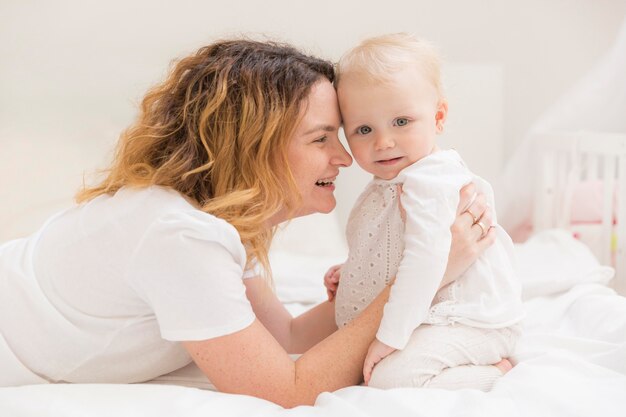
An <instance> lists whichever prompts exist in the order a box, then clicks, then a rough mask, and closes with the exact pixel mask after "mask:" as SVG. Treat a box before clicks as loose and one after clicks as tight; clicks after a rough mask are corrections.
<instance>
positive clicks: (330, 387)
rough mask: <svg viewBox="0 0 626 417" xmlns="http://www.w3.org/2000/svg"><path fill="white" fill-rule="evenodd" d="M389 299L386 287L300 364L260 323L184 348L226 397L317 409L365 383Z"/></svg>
mask: <svg viewBox="0 0 626 417" xmlns="http://www.w3.org/2000/svg"><path fill="white" fill-rule="evenodd" d="M388 296H389V288H385V289H384V290H383V291H382V292H381V294H379V295H378V297H376V299H374V301H373V302H372V303H371V304H370V305H369V306H368V307H367V308H366V309H365V310H364V311H363V313H362V314H361V315H360V316H358V317H357V318H356V319H354V320H353V321H352V322H351V323H350V324H349V325H347V326H345V327H343V328H341V329H340V330H338V331H336V332H335V333H333V334H332V335H330V336H329V337H327V338H326V339H324V340H322V341H321V342H320V343H318V344H317V345H315V346H314V347H313V348H311V349H310V350H308V351H307V352H306V353H304V354H303V355H302V356H301V357H300V358H299V359H298V360H297V361H296V362H293V361H292V360H291V358H290V357H289V356H288V355H287V352H286V351H285V349H283V347H282V346H281V345H280V344H279V343H278V342H277V340H276V339H275V338H274V337H273V336H272V335H271V334H270V332H269V331H268V330H267V329H266V328H265V327H264V326H263V325H262V324H261V323H260V322H259V321H258V320H255V321H254V322H253V324H252V325H250V326H249V327H247V328H245V329H244V330H241V331H239V332H236V333H233V334H230V335H226V336H221V337H217V338H214V339H209V340H203V341H194V342H184V343H183V344H184V346H185V348H186V349H187V351H188V352H189V354H190V355H191V357H192V358H193V360H194V362H196V364H197V365H198V366H199V367H200V369H202V371H203V372H204V373H205V374H206V375H207V377H208V378H209V379H210V380H211V382H212V383H213V384H214V385H215V387H216V388H217V389H218V390H220V391H222V392H229V393H237V394H247V395H253V396H256V397H259V398H263V399H266V400H269V401H272V402H275V403H277V404H279V405H281V406H283V407H295V406H297V405H304V404H313V403H314V401H315V398H316V397H317V396H318V395H319V394H320V393H321V392H324V391H334V390H337V389H339V388H343V387H346V386H349V385H355V384H358V383H359V382H361V379H362V372H361V371H362V364H363V360H364V359H365V355H366V353H367V348H368V347H369V344H370V343H371V342H372V340H373V339H374V336H375V334H376V331H377V329H378V325H379V323H380V318H381V316H382V310H383V306H384V304H385V302H386V301H387V298H388ZM318 314H321V313H318Z"/></svg>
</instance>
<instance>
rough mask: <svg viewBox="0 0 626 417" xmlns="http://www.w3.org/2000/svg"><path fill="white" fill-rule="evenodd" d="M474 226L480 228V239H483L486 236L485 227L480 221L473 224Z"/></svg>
mask: <svg viewBox="0 0 626 417" xmlns="http://www.w3.org/2000/svg"><path fill="white" fill-rule="evenodd" d="M474 224H475V225H476V226H478V227H480V237H481V238H483V237H485V235H486V234H487V230H488V229H487V226H485V224H484V223H483V222H481V221H477V222H476V223H474Z"/></svg>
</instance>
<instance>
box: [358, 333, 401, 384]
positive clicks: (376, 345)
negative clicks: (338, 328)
mask: <svg viewBox="0 0 626 417" xmlns="http://www.w3.org/2000/svg"><path fill="white" fill-rule="evenodd" d="M395 350H396V349H394V348H392V347H391V346H387V345H386V344H384V343H383V342H381V341H379V340H378V339H374V341H373V342H372V344H371V345H370V348H369V349H368V351H367V356H366V357H365V363H364V364H363V379H364V380H365V385H368V384H369V382H370V378H371V377H372V371H373V370H374V366H376V364H377V363H378V362H380V361H381V360H383V358H385V357H386V356H388V355H389V354H391V353H393V352H394V351H395Z"/></svg>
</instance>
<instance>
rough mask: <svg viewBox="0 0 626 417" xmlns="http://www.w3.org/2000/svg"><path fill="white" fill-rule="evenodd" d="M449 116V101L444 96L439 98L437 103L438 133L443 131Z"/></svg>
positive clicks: (436, 125) (436, 124)
mask: <svg viewBox="0 0 626 417" xmlns="http://www.w3.org/2000/svg"><path fill="white" fill-rule="evenodd" d="M447 117H448V101H447V100H446V99H444V98H442V99H441V100H439V103H438V104H437V113H436V114H435V128H436V130H437V133H441V132H443V124H444V123H445V122H446V118H447Z"/></svg>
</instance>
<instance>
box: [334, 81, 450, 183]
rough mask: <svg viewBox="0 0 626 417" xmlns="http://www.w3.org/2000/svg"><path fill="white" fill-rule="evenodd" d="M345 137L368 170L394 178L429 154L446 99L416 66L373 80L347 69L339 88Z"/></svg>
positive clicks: (358, 160) (433, 144) (442, 115)
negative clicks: (349, 72) (380, 80)
mask: <svg viewBox="0 0 626 417" xmlns="http://www.w3.org/2000/svg"><path fill="white" fill-rule="evenodd" d="M337 94H338V97H339V107H340V108H341V115H342V118H343V126H344V131H345V134H346V139H347V140H348V144H349V145H350V150H351V151H352V156H354V158H355V159H356V161H357V162H358V164H359V165H360V166H361V168H363V169H364V170H366V171H368V172H370V173H372V174H374V176H376V177H378V178H382V179H385V180H390V179H393V178H395V177H396V176H397V175H398V174H399V173H400V171H401V170H402V169H404V168H406V167H407V166H409V165H411V164H413V163H414V162H416V161H418V160H420V159H422V158H423V157H425V156H427V155H429V154H431V153H432V152H433V151H434V149H435V136H436V134H437V132H438V127H437V125H438V123H439V124H440V126H441V125H442V123H443V120H444V119H445V115H446V110H447V104H446V103H445V101H442V100H440V99H439V97H438V94H437V90H436V89H435V87H434V85H433V84H432V82H431V81H430V80H429V79H427V78H426V77H425V76H423V75H422V74H421V73H420V72H419V71H417V70H410V71H408V70H405V71H401V72H398V73H396V74H393V76H392V78H391V79H390V80H389V81H386V82H384V83H383V82H379V83H375V82H372V81H371V80H368V79H367V78H365V77H363V76H361V75H357V74H347V76H345V77H343V78H342V79H341V81H340V83H339V88H338V90H337Z"/></svg>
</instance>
